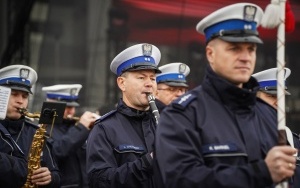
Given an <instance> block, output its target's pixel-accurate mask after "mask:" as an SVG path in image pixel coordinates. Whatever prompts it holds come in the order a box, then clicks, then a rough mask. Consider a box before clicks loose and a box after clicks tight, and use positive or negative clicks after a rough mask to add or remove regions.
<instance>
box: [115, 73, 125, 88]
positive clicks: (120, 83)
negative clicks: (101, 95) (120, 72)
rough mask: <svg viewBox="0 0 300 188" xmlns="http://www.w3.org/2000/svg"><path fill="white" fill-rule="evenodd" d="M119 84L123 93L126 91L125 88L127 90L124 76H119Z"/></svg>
mask: <svg viewBox="0 0 300 188" xmlns="http://www.w3.org/2000/svg"><path fill="white" fill-rule="evenodd" d="M117 84H118V87H119V88H120V90H121V91H125V88H126V78H125V77H122V76H119V77H118V78H117Z"/></svg>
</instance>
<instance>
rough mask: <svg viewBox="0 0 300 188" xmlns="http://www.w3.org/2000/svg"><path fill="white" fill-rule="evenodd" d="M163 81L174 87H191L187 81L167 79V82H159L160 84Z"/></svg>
mask: <svg viewBox="0 0 300 188" xmlns="http://www.w3.org/2000/svg"><path fill="white" fill-rule="evenodd" d="M160 83H163V84H166V85H168V86H173V87H189V86H188V85H187V84H186V83H185V82H174V81H167V82H159V83H158V84H160Z"/></svg>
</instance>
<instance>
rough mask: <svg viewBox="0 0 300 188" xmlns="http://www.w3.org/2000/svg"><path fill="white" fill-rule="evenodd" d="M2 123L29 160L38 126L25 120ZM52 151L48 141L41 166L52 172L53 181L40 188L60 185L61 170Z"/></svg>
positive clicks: (54, 187)
mask: <svg viewBox="0 0 300 188" xmlns="http://www.w3.org/2000/svg"><path fill="white" fill-rule="evenodd" d="M0 123H1V124H3V125H4V126H5V127H6V128H7V130H8V131H9V132H10V134H11V136H12V138H13V139H14V140H15V141H16V143H17V144H18V146H19V147H20V148H21V150H22V151H23V152H24V155H25V156H26V159H28V156H29V152H30V148H31V143H32V140H33V137H34V134H35V132H36V130H37V129H38V126H37V125H34V124H32V123H31V122H29V121H27V120H25V118H21V119H19V120H16V121H10V120H1V121H0ZM51 150H52V147H51V144H50V143H49V142H47V140H46V142H45V144H44V148H43V152H42V157H41V166H42V167H48V169H49V171H50V172H51V178H52V179H51V183H50V184H48V185H45V186H40V187H49V188H50V187H51V188H57V187H58V186H59V184H60V174H59V170H58V167H57V165H56V162H55V160H54V158H53V156H52V153H51Z"/></svg>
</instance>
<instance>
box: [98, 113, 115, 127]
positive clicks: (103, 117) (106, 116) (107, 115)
mask: <svg viewBox="0 0 300 188" xmlns="http://www.w3.org/2000/svg"><path fill="white" fill-rule="evenodd" d="M116 112H117V110H112V111H110V112H107V113H106V114H104V115H103V116H101V117H100V118H99V119H97V120H96V121H95V124H96V123H98V122H100V121H103V120H104V119H106V118H108V117H109V116H111V115H113V114H114V113H116Z"/></svg>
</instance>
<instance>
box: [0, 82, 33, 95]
mask: <svg viewBox="0 0 300 188" xmlns="http://www.w3.org/2000/svg"><path fill="white" fill-rule="evenodd" d="M1 85H2V86H5V87H8V88H10V89H13V90H17V91H24V92H27V93H30V94H32V92H31V87H30V86H28V85H25V84H21V83H12V82H9V83H7V84H1Z"/></svg>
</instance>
